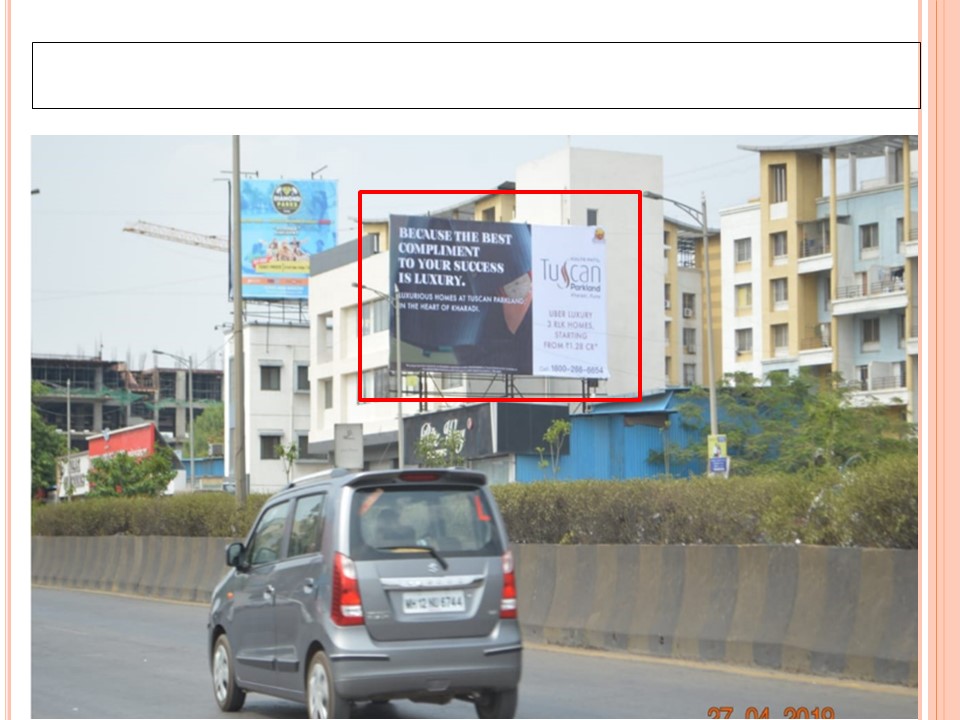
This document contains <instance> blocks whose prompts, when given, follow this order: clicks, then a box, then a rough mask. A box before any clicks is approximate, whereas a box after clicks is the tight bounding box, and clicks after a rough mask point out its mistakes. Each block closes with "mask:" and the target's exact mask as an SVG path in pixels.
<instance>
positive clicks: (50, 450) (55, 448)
mask: <svg viewBox="0 0 960 720" xmlns="http://www.w3.org/2000/svg"><path fill="white" fill-rule="evenodd" d="M32 392H33V395H34V396H37V395H43V394H45V393H47V392H48V390H47V389H46V388H45V387H44V386H43V384H42V383H38V382H34V383H33V387H32ZM66 453H67V440H66V437H64V435H63V434H62V433H60V432H59V431H58V430H57V428H56V427H55V426H53V425H51V424H50V423H48V422H46V421H44V419H43V416H41V415H40V411H39V410H38V409H37V406H36V405H31V406H30V471H31V479H30V490H31V494H32V495H34V496H37V495H39V494H41V493H43V492H44V491H45V490H46V489H47V488H49V487H52V486H54V485H56V483H57V462H58V458H60V457H61V456H63V455H66Z"/></svg>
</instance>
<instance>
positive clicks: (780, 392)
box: [650, 372, 918, 475]
mask: <svg viewBox="0 0 960 720" xmlns="http://www.w3.org/2000/svg"><path fill="white" fill-rule="evenodd" d="M851 392H852V391H851V389H850V388H849V386H847V384H845V383H844V382H843V379H842V378H841V377H840V376H839V375H830V376H827V377H824V378H819V377H815V376H813V375H812V374H809V373H806V372H801V373H799V374H797V375H794V376H787V375H786V374H781V373H771V374H770V375H768V376H767V384H766V385H761V384H760V383H759V382H758V381H757V380H756V378H754V377H753V376H752V375H750V374H748V373H736V374H732V375H728V376H727V377H726V378H724V380H723V382H722V383H721V387H720V388H718V391H717V406H718V415H719V418H720V423H719V430H720V432H721V433H724V434H726V436H727V452H728V453H729V455H730V456H731V458H733V469H734V472H736V473H737V474H744V475H749V474H754V473H757V472H767V471H782V472H796V471H799V470H803V469H815V468H817V467H818V466H821V465H823V464H829V465H830V466H831V467H833V468H838V467H841V466H843V465H844V464H845V463H848V462H851V461H853V460H855V459H862V460H874V459H878V458H881V457H887V456H890V455H913V456H917V453H918V446H917V440H916V431H915V428H914V426H913V425H911V424H910V423H908V422H907V421H906V420H905V419H904V418H903V417H902V416H901V415H899V414H898V413H897V412H896V409H895V408H890V407H888V406H883V405H872V406H868V407H856V406H854V404H853V403H852V401H851ZM706 399H707V391H706V390H705V389H704V388H699V387H698V388H694V389H693V390H691V391H690V392H689V393H687V395H686V400H685V402H683V403H681V404H680V405H679V406H678V408H677V410H678V415H679V420H680V423H681V425H682V427H683V428H684V429H685V430H686V431H687V432H688V433H691V434H692V435H693V436H694V437H695V438H696V439H694V440H692V441H691V442H690V443H688V445H687V446H686V447H684V448H676V447H671V461H672V462H675V463H687V462H691V463H697V462H703V461H705V453H706V450H705V448H706V440H707V435H708V434H709V420H708V418H707V416H706V412H705V410H704V405H705V403H706ZM650 460H651V461H653V462H662V461H663V454H662V453H657V452H655V451H653V452H651V453H650Z"/></svg>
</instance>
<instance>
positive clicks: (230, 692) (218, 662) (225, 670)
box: [211, 633, 247, 712]
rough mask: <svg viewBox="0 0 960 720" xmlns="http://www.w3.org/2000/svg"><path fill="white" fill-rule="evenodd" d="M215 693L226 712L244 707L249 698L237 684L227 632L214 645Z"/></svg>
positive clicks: (218, 702)
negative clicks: (244, 702)
mask: <svg viewBox="0 0 960 720" xmlns="http://www.w3.org/2000/svg"><path fill="white" fill-rule="evenodd" d="M211 670H212V671H213V694H214V696H215V697H216V698H217V705H219V706H220V709H221V710H223V711H224V712H236V711H237V710H239V709H240V708H242V707H243V701H244V700H246V698H247V693H246V691H245V690H244V689H243V688H241V687H240V686H239V685H237V676H236V674H235V673H234V671H233V650H231V649H230V641H229V640H227V635H226V633H224V634H222V635H220V637H218V638H217V642H216V643H214V646H213V659H212V663H211Z"/></svg>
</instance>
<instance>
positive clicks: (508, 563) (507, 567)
mask: <svg viewBox="0 0 960 720" xmlns="http://www.w3.org/2000/svg"><path fill="white" fill-rule="evenodd" d="M502 560H503V595H501V596H500V617H501V618H506V619H516V617H517V578H516V575H515V574H514V571H513V553H512V552H510V551H509V550H507V551H506V552H505V553H504V554H503V558H502Z"/></svg>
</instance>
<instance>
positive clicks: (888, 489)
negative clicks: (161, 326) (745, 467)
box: [33, 457, 918, 548]
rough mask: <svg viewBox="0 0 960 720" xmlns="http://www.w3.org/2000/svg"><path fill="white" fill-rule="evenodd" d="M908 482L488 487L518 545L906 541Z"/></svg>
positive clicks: (71, 519) (207, 532)
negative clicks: (491, 488) (491, 489)
mask: <svg viewBox="0 0 960 720" xmlns="http://www.w3.org/2000/svg"><path fill="white" fill-rule="evenodd" d="M917 488H918V464H917V459H916V458H911V457H905V458H888V459H884V460H879V461H877V462H874V463H871V464H862V465H857V466H854V467H853V468H852V469H851V470H850V471H848V472H847V473H844V474H841V473H839V472H838V471H836V470H821V471H819V472H817V473H815V474H812V475H777V476H765V477H760V476H749V477H731V478H729V479H723V478H706V477H704V478H696V479H692V480H627V481H599V480H590V481H579V482H548V481H544V482H536V483H531V484H522V485H498V486H495V487H494V488H493V492H494V495H495V496H496V498H497V503H498V505H499V506H500V511H501V513H502V514H503V517H504V520H505V521H506V523H507V529H508V531H509V533H510V538H511V540H512V541H513V542H517V543H548V544H568V543H584V544H654V545H661V544H670V545H675V544H688V545H692V544H698V543H703V544H732V545H747V544H758V543H760V544H763V543H794V542H798V541H799V542H802V543H806V544H820V545H842V546H859V547H888V548H916V547H917V532H918V518H917V508H918V504H917ZM267 497H268V496H267V495H252V496H251V497H250V499H249V502H248V503H247V507H246V509H245V510H244V511H242V512H241V511H240V510H238V509H237V506H236V500H235V498H234V497H233V496H232V495H227V494H223V493H196V494H191V495H178V496H172V497H163V498H152V499H146V498H110V499H107V498H104V499H82V500H80V499H78V500H74V501H72V502H62V503H59V504H56V505H40V506H34V511H33V533H34V534H35V535H68V536H84V535H116V534H129V535H173V536H181V537H191V536H200V537H203V536H209V537H240V536H243V535H245V534H246V533H247V530H248V529H249V528H250V526H251V524H252V522H253V520H254V518H255V516H256V514H257V512H258V511H259V509H260V507H261V506H262V505H263V503H264V501H265V500H266V499H267Z"/></svg>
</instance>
